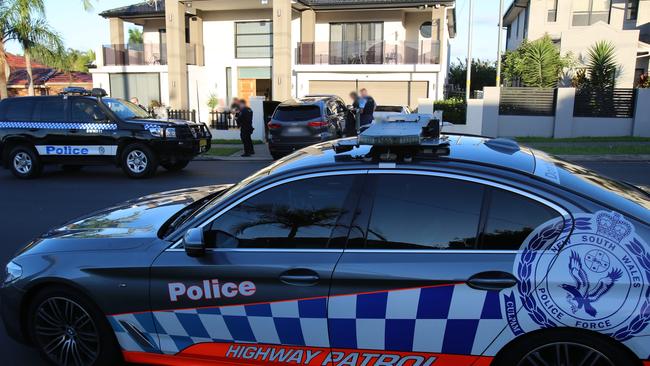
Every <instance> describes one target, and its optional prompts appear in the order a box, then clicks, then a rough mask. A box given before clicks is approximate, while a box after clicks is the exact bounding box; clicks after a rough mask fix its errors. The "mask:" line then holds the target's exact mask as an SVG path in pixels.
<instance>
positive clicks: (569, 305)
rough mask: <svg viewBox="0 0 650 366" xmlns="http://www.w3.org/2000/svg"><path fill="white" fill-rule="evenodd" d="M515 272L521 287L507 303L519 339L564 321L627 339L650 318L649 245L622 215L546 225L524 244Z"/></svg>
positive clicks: (590, 216) (607, 214) (582, 217)
mask: <svg viewBox="0 0 650 366" xmlns="http://www.w3.org/2000/svg"><path fill="white" fill-rule="evenodd" d="M514 271H515V273H517V277H518V279H519V283H518V285H517V289H516V290H515V291H513V292H511V293H510V294H506V295H504V298H503V300H504V302H503V303H504V309H505V314H506V317H507V320H508V324H509V326H510V329H511V330H512V332H513V334H514V335H515V336H517V335H520V334H523V333H525V332H528V331H532V330H535V329H539V328H548V327H563V326H566V327H574V328H583V329H589V330H592V331H597V332H601V333H604V334H607V335H609V336H611V337H613V338H615V339H617V340H619V341H625V340H627V339H630V338H631V337H633V336H635V335H637V334H639V333H640V332H642V331H643V330H644V329H645V328H646V327H647V325H648V323H650V287H649V286H648V282H649V281H650V248H649V247H648V245H647V244H646V243H645V242H643V241H642V239H641V238H640V237H639V236H638V235H636V233H635V232H634V226H633V225H632V224H631V223H630V222H629V221H627V220H626V219H625V218H624V217H623V216H621V215H620V214H618V213H615V212H606V211H599V212H596V213H595V214H579V215H576V216H575V217H574V218H573V225H571V221H570V220H566V221H565V219H560V220H553V221H550V222H547V223H545V224H543V225H541V226H540V227H539V228H537V229H536V230H534V231H533V232H532V233H531V234H530V235H529V236H528V238H526V240H525V241H524V244H523V245H522V247H521V250H520V252H519V253H518V255H517V260H516V261H515V268H514ZM517 302H519V303H520V304H517ZM518 305H519V307H521V306H523V309H522V311H518V310H519V307H518Z"/></svg>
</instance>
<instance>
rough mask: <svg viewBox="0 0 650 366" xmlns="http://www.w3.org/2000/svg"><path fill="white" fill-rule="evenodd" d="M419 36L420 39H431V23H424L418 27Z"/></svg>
mask: <svg viewBox="0 0 650 366" xmlns="http://www.w3.org/2000/svg"><path fill="white" fill-rule="evenodd" d="M420 35H421V36H422V38H431V22H424V23H422V25H420Z"/></svg>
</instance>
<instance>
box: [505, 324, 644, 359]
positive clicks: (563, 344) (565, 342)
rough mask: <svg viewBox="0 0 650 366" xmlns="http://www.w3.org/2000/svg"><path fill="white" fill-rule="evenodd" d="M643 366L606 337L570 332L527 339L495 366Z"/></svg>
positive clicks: (515, 343)
mask: <svg viewBox="0 0 650 366" xmlns="http://www.w3.org/2000/svg"><path fill="white" fill-rule="evenodd" d="M583 364H585V365H594V366H618V365H640V363H639V359H638V358H636V357H634V355H633V354H631V352H630V351H629V350H628V349H627V348H625V347H624V346H622V345H620V344H618V343H616V342H615V341H614V340H611V339H609V338H607V337H606V336H603V335H600V334H596V333H591V332H582V331H577V330H574V329H570V328H558V329H554V330H548V331H542V332H538V333H536V334H535V333H532V334H529V335H523V336H521V337H520V338H518V339H516V340H515V341H513V342H512V343H510V344H509V345H508V346H506V347H505V348H504V349H502V350H501V351H500V352H499V354H498V355H497V357H495V359H494V361H493V362H492V366H533V365H566V366H572V365H583Z"/></svg>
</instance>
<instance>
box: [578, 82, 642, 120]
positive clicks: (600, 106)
mask: <svg viewBox="0 0 650 366" xmlns="http://www.w3.org/2000/svg"><path fill="white" fill-rule="evenodd" d="M635 103H636V90H635V89H628V88H626V89H623V88H620V89H613V90H611V89H610V90H597V89H580V90H576V97H575V102H574V106H573V116H574V117H600V118H633V117H634V106H635Z"/></svg>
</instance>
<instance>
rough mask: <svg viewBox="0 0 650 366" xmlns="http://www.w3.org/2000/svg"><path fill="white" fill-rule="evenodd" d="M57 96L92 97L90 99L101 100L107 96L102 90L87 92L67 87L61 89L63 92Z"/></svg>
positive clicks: (76, 87)
mask: <svg viewBox="0 0 650 366" xmlns="http://www.w3.org/2000/svg"><path fill="white" fill-rule="evenodd" d="M59 95H64V96H68V95H81V96H92V97H97V98H102V97H105V96H107V95H108V94H106V90H104V89H102V88H92V90H88V89H86V88H82V87H79V86H69V87H67V88H65V89H63V91H61V92H60V93H59Z"/></svg>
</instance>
